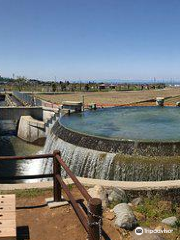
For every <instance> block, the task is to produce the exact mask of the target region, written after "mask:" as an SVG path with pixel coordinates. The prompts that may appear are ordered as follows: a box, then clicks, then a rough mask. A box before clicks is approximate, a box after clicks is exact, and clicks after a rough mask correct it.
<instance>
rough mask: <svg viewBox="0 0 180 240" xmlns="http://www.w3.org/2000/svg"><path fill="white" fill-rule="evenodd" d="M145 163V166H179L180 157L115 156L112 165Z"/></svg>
mask: <svg viewBox="0 0 180 240" xmlns="http://www.w3.org/2000/svg"><path fill="white" fill-rule="evenodd" d="M134 162H135V163H143V164H144V163H147V164H151V163H152V164H154V163H158V164H167V165H169V164H179V163H180V156H172V157H167V156H157V157H150V156H148V157H147V156H137V155H124V154H116V155H115V156H114V163H116V164H118V163H129V164H131V163H134Z"/></svg>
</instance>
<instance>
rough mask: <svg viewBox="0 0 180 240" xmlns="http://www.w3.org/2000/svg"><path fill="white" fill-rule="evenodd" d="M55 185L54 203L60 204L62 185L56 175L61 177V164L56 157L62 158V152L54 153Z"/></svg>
mask: <svg viewBox="0 0 180 240" xmlns="http://www.w3.org/2000/svg"><path fill="white" fill-rule="evenodd" d="M53 155H54V157H53V173H54V176H53V184H54V202H60V201H61V191H62V188H61V185H60V183H59V182H58V180H57V178H56V175H57V174H59V175H60V176H61V165H60V164H59V162H58V160H57V159H56V155H59V156H61V154H60V151H58V150H55V151H54V152H53Z"/></svg>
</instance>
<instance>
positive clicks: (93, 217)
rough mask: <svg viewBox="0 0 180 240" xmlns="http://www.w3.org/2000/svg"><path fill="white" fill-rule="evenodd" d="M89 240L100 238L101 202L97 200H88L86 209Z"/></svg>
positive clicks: (98, 239)
mask: <svg viewBox="0 0 180 240" xmlns="http://www.w3.org/2000/svg"><path fill="white" fill-rule="evenodd" d="M88 221H89V234H88V235H89V238H88V240H100V239H101V236H102V201H101V199H99V198H91V199H90V200H89V209H88Z"/></svg>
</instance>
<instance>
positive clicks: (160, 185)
mask: <svg viewBox="0 0 180 240" xmlns="http://www.w3.org/2000/svg"><path fill="white" fill-rule="evenodd" d="M78 179H79V181H80V182H81V183H82V184H83V185H85V186H94V185H96V184H99V185H102V186H104V187H119V188H122V189H124V190H125V191H126V190H127V191H153V190H159V191H161V190H166V191H167V190H173V189H180V180H172V181H158V182H126V181H110V180H102V179H91V178H82V177H78ZM64 181H65V183H66V184H73V181H72V180H71V179H70V178H66V179H64ZM52 186H53V182H52V181H46V182H37V183H19V184H0V191H2V190H17V189H33V188H51V187H52Z"/></svg>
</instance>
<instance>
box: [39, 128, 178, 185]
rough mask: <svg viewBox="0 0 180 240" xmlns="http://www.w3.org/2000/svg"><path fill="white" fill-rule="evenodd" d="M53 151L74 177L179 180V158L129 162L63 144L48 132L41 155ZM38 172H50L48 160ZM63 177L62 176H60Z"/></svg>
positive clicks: (120, 157)
mask: <svg viewBox="0 0 180 240" xmlns="http://www.w3.org/2000/svg"><path fill="white" fill-rule="evenodd" d="M54 150H60V152H61V156H62V159H63V160H64V161H65V162H66V164H67V165H68V167H69V168H70V169H71V171H72V172H73V173H74V174H75V175H76V176H81V177H87V178H97V179H109V180H119V181H162V180H175V179H180V164H179V163H180V158H177V159H176V161H174V160H172V158H169V159H163V157H159V158H157V159H155V158H150V157H148V158H147V157H146V158H145V157H142V156H141V157H137V156H136V157H135V158H133V156H129V155H128V156H123V155H120V154H116V153H107V152H101V151H96V150H92V149H88V148H83V147H79V146H76V145H73V144H71V143H68V142H65V141H64V140H62V139H61V138H59V137H57V136H56V135H55V134H54V133H53V131H51V133H50V134H49V135H48V136H47V139H46V143H45V147H44V150H43V153H52V152H53V151H54ZM161 160H162V161H161ZM165 161H166V162H165ZM173 161H174V162H173ZM178 161H179V162H178ZM41 171H42V172H44V173H49V172H52V159H48V160H47V161H44V162H43V165H42V166H41ZM63 176H64V177H65V176H66V174H65V173H64V172H63Z"/></svg>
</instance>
